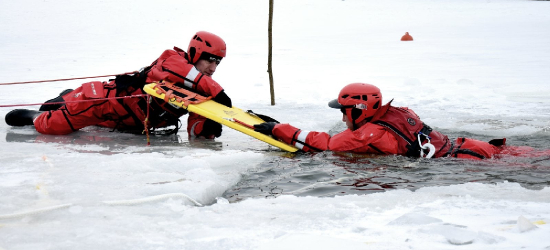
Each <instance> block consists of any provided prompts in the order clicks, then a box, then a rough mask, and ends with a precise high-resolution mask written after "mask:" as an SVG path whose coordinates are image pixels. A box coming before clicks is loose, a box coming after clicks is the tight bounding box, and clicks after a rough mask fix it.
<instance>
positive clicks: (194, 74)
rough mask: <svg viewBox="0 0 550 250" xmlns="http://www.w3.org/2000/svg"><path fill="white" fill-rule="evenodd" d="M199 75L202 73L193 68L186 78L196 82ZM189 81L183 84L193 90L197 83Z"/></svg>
mask: <svg viewBox="0 0 550 250" xmlns="http://www.w3.org/2000/svg"><path fill="white" fill-rule="evenodd" d="M199 73H200V72H199V71H198V70H197V69H196V68H195V67H193V68H191V70H189V73H188V74H187V76H186V77H185V78H187V79H189V80H192V81H194V80H195V78H197V76H198V75H199ZM187 79H186V80H185V82H184V83H183V84H184V85H185V86H186V87H189V88H193V85H195V83H194V82H190V81H188V80H187Z"/></svg>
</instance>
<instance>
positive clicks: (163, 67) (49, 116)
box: [34, 47, 223, 138]
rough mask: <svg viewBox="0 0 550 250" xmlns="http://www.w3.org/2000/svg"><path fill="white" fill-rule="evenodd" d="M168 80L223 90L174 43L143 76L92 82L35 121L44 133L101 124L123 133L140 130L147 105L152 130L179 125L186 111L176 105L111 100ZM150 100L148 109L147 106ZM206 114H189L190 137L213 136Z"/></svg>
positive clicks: (206, 91) (210, 92)
mask: <svg viewBox="0 0 550 250" xmlns="http://www.w3.org/2000/svg"><path fill="white" fill-rule="evenodd" d="M160 80H166V81H170V82H173V83H182V84H184V85H185V86H186V87H188V88H189V89H191V90H193V91H195V92H197V93H199V94H202V95H206V96H213V97H216V96H217V95H218V94H220V93H221V92H222V91H223V88H222V87H221V86H220V85H219V84H218V83H217V82H216V81H214V80H213V79H212V78H211V77H209V76H206V75H203V74H202V73H200V72H199V71H198V70H197V69H196V68H195V67H194V66H193V65H192V64H190V63H189V62H188V61H187V54H186V53H185V52H184V51H183V50H181V49H179V48H177V47H174V49H173V50H166V51H164V53H162V55H161V56H160V57H159V58H158V59H156V60H155V61H154V62H153V63H152V64H151V65H150V66H149V67H147V68H145V69H144V70H143V71H141V72H140V73H139V74H135V75H123V76H117V78H116V79H115V80H111V81H109V82H99V81H95V82H88V83H84V84H82V86H80V87H79V88H77V89H75V90H74V91H72V92H70V93H68V94H65V95H64V96H63V99H64V100H65V102H66V104H65V106H62V107H61V108H59V109H56V110H52V111H47V112H44V113H42V114H41V115H39V116H38V117H37V118H36V119H35V120H34V126H35V128H36V130H37V131H38V132H40V133H42V134H55V135H62V134H69V133H72V132H74V131H77V130H79V129H81V128H84V127H87V126H92V125H98V126H104V127H109V128H116V129H119V130H122V131H136V132H141V131H143V129H144V125H143V122H144V120H145V117H146V115H147V113H146V112H147V109H149V119H148V127H149V128H153V129H154V128H162V127H166V126H169V125H176V126H177V125H178V124H177V123H178V121H179V117H180V116H182V115H185V114H187V110H185V109H183V108H179V107H174V106H173V105H170V104H168V103H166V102H164V101H163V100H160V99H158V98H154V97H150V99H149V100H146V98H145V97H139V98H121V99H108V100H105V98H114V97H123V96H130V95H140V94H144V93H145V92H144V91H143V90H142V87H143V85H145V84H146V83H151V82H155V81H160ZM147 102H149V104H150V105H149V107H147ZM205 121H206V118H204V117H202V116H199V115H196V114H190V115H189V118H188V123H187V125H188V128H187V131H188V133H189V135H191V136H199V135H200V136H204V137H207V138H213V135H210V134H204V133H202V132H203V131H202V129H203V125H204V122H205Z"/></svg>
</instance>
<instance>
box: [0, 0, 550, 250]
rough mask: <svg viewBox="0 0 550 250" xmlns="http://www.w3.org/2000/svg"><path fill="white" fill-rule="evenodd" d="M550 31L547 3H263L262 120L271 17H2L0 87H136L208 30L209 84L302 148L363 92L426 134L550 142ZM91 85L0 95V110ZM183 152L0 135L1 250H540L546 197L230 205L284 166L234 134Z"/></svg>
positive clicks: (151, 6) (519, 190) (110, 5)
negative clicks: (348, 96) (214, 45)
mask: <svg viewBox="0 0 550 250" xmlns="http://www.w3.org/2000/svg"><path fill="white" fill-rule="evenodd" d="M549 13H550V2H549V1H524V0H460V1H458V0H437V1H435V0H416V1H406V0H387V1H371V0H345V1H343V0H315V1H314V0H304V1H293V0H278V1H275V8H274V24H273V25H274V26H273V35H274V47H273V53H274V54H273V56H274V57H273V72H274V77H275V94H276V102H277V105H275V106H271V105H270V96H269V80H268V74H267V51H268V49H267V42H268V40H267V21H268V1H267V0H266V1H258V0H240V1H227V0H203V1H167V0H158V1H140V0H132V1H128V0H126V1H122V0H120V1H101V0H87V1H82V0H18V1H7V0H4V1H1V2H0V82H2V83H6V82H16V81H32V80H45V79H58V78H70V77H83V76H96V75H106V74H117V73H124V72H129V71H134V70H137V69H140V68H141V67H143V66H147V65H149V64H150V63H151V62H152V61H153V60H155V59H156V58H157V57H158V56H159V55H160V54H161V53H162V52H163V51H164V50H165V49H169V48H172V46H179V47H181V48H183V49H185V50H186V49H187V45H188V42H189V40H190V38H191V36H192V35H193V34H194V33H195V32H196V31H199V30H207V31H210V32H213V33H216V34H218V35H220V36H221V37H222V38H224V40H225V41H226V43H227V46H228V49H227V57H226V58H225V59H223V61H222V63H221V64H220V66H219V68H218V70H217V72H216V74H215V75H214V79H215V80H216V81H218V82H219V83H220V84H221V85H222V86H223V87H224V88H225V90H226V92H227V93H228V94H229V96H230V97H231V98H232V99H233V104H234V105H235V106H237V107H240V108H244V109H253V110H254V111H256V112H259V113H264V114H268V115H271V116H273V117H275V118H276V119H278V120H280V121H282V122H288V123H291V124H293V125H295V126H297V127H300V128H302V129H305V130H315V131H328V130H330V129H332V128H334V127H335V126H339V124H340V123H341V114H340V112H339V111H338V110H333V109H330V108H328V107H327V102H328V101H330V100H331V99H333V98H335V97H336V94H337V93H338V91H339V90H340V89H341V88H342V87H343V86H345V85H346V84H348V83H352V82H368V83H372V84H375V85H377V86H379V87H380V88H381V90H382V93H383V95H384V100H385V101H389V100H391V99H394V102H393V104H394V105H396V106H408V107H410V108H412V109H414V110H415V111H416V113H418V114H419V115H420V116H421V118H422V119H423V120H424V122H426V123H427V124H429V125H430V126H432V127H435V128H438V129H445V130H451V131H459V132H460V131H463V132H467V133H471V134H473V135H489V136H499V137H501V136H504V137H505V136H517V135H532V134H536V133H540V134H544V135H546V136H547V134H548V129H549V121H550V120H549V118H550V106H549V104H550V102H549V101H548V97H549V95H550V83H549V80H550V67H549V65H550V28H549V27H550V14H549ZM405 32H409V33H410V34H411V35H412V36H413V38H414V41H412V42H402V41H400V38H401V36H402V35H404V34H405ZM107 79H108V78H102V79H99V80H107ZM86 81H87V80H78V81H67V82H53V83H36V84H17V85H3V86H0V105H11V104H30V103H40V102H44V101H45V100H48V99H50V98H53V97H55V96H56V95H57V94H58V93H59V92H61V91H62V90H64V89H66V88H76V87H77V86H79V85H80V84H81V83H84V82H86ZM13 108H15V107H2V108H0V116H1V117H4V116H5V114H6V113H7V112H9V111H10V110H11V109H13ZM26 108H31V109H38V106H30V107H26ZM182 121H183V123H184V126H185V122H186V118H184V119H182ZM12 134H16V135H19V136H21V135H23V136H24V135H28V136H29V138H36V139H35V140H36V143H33V142H30V141H29V140H22V141H19V142H17V141H15V142H14V141H11V140H8V139H7V138H8V136H10V135H12ZM185 135H186V131H185V130H183V131H181V132H180V137H179V138H180V139H178V140H177V141H175V142H172V141H166V140H165V139H160V138H152V145H151V146H149V147H147V146H146V141H145V139H144V137H140V136H135V135H129V134H118V133H110V132H109V131H107V130H102V129H97V128H90V129H84V130H83V131H80V132H77V133H74V134H73V135H70V136H66V137H55V136H40V135H39V134H38V133H37V132H36V131H34V129H33V128H32V127H24V128H12V127H10V126H8V125H6V124H5V122H4V121H2V122H0V137H2V138H0V150H1V151H0V249H2V250H15V249H33V250H34V249H81V250H84V249H344V248H350V249H405V248H410V249H520V248H521V249H550V238H549V237H548V236H549V235H550V226H549V225H548V223H549V222H550V188H549V187H545V188H543V189H541V190H530V189H526V188H523V187H521V186H520V185H519V184H517V183H511V182H504V183H499V184H496V185H495V184H481V183H465V184H460V185H450V186H439V187H425V188H420V189H418V190H416V191H414V192H413V191H409V190H393V191H387V192H383V193H375V194H365V195H343V196H336V197H296V196H292V195H281V196H278V197H276V198H274V199H264V198H250V199H245V200H243V201H240V202H236V203H229V202H228V200H226V199H224V198H220V197H221V196H222V194H223V193H224V191H226V190H228V189H229V188H231V187H232V186H233V185H235V184H236V183H238V182H239V181H240V180H241V179H242V178H244V177H245V176H246V174H247V172H248V171H251V170H254V169H257V168H260V167H261V163H262V162H265V161H269V160H272V159H277V158H279V157H285V156H284V154H283V153H282V152H280V151H278V150H276V149H274V148H272V147H269V146H267V145H266V144H264V143H262V142H259V141H255V140H253V139H252V138H249V137H246V136H245V135H243V134H240V133H238V132H237V131H233V130H231V129H228V128H225V129H224V134H223V136H222V137H221V138H218V139H216V140H215V142H207V141H200V140H199V141H189V140H188V139H187V136H185ZM4 137H5V138H6V139H3V138H4ZM33 140H34V139H33ZM31 141H32V140H31ZM510 143H512V144H513V142H510ZM525 171H529V169H526V170H525ZM195 202H197V203H201V204H203V205H205V206H197V204H196V203H195Z"/></svg>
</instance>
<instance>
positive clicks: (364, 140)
mask: <svg viewBox="0 0 550 250" xmlns="http://www.w3.org/2000/svg"><path fill="white" fill-rule="evenodd" d="M390 103H391V102H390ZM390 103H388V104H386V105H384V106H383V107H382V108H380V110H378V111H377V113H376V114H375V115H374V116H373V118H372V120H371V121H370V122H368V123H366V124H365V125H363V126H361V127H359V128H358V129H356V130H353V131H352V130H350V129H347V130H345V131H343V132H341V133H339V134H336V135H334V136H330V135H329V134H327V133H324V132H314V131H311V132H310V131H302V130H300V129H297V128H295V127H293V126H291V125H289V124H277V125H275V127H274V128H273V131H272V133H273V136H275V137H276V138H278V139H280V140H282V141H283V142H285V143H288V144H291V145H294V146H296V147H298V148H300V149H301V150H303V151H306V152H312V151H313V152H314V151H324V150H331V151H336V152H351V153H371V154H382V155H404V156H410V157H421V155H420V154H421V146H420V144H419V140H420V142H421V143H422V145H425V144H426V143H427V142H428V140H429V142H430V143H431V144H432V145H433V146H434V148H435V153H434V155H433V157H444V156H454V157H459V158H472V159H484V158H491V157H493V155H495V154H497V153H498V152H499V148H498V147H496V146H494V145H491V144H489V143H488V142H483V141H478V140H474V139H470V138H458V139H456V141H454V142H453V141H451V140H449V138H448V137H447V136H446V135H444V134H442V133H440V132H438V131H435V130H433V129H432V128H430V127H429V126H427V125H426V124H424V123H423V122H422V121H421V120H420V118H419V117H418V116H417V115H416V113H414V111H412V110H411V109H408V108H406V107H393V106H391V105H390ZM425 153H427V152H425Z"/></svg>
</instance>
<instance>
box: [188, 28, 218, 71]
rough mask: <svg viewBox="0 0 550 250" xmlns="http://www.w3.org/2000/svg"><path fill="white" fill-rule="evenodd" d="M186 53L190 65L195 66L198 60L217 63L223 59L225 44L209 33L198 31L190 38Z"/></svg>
mask: <svg viewBox="0 0 550 250" xmlns="http://www.w3.org/2000/svg"><path fill="white" fill-rule="evenodd" d="M187 53H188V55H189V59H190V60H191V64H195V63H196V62H197V61H198V60H199V59H207V60H211V59H213V60H217V61H218V63H219V62H220V61H221V60H222V58H224V57H225V42H224V41H223V39H222V38H221V37H219V36H217V35H214V34H212V33H210V32H206V31H199V32H197V34H195V35H194V36H193V38H191V42H189V48H188V49H187Z"/></svg>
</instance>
